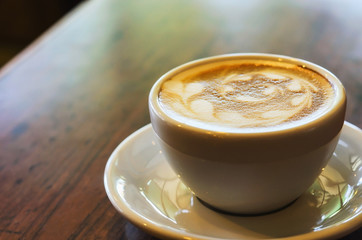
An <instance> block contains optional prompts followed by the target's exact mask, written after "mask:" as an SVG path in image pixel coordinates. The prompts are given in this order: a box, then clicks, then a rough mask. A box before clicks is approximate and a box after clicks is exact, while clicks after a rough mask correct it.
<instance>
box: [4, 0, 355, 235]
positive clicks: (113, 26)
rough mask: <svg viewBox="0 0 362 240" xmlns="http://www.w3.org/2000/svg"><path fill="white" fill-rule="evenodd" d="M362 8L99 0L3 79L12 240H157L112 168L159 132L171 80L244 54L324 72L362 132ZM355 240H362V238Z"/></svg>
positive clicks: (7, 221) (7, 231) (7, 226)
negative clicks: (125, 202)
mask: <svg viewBox="0 0 362 240" xmlns="http://www.w3.org/2000/svg"><path fill="white" fill-rule="evenodd" d="M361 9H362V4H361V2H360V1H337V0H336V1H322V0H319V1H283V0H280V1H217V0H214V1H207V0H204V1H202V0H195V1H191V0H187V1H181V0H180V1H161V0H150V1H147V0H144V1H131V0H124V1H120V0H119V1H117V0H105V1H87V2H85V3H84V4H81V5H80V6H79V7H78V8H77V9H75V10H74V11H73V12H72V13H70V14H69V15H68V16H67V17H65V18H64V19H63V20H61V21H60V22H59V23H58V24H56V25H55V26H54V27H53V28H51V29H50V30H49V31H48V32H46V33H45V34H44V35H43V36H41V37H40V38H39V39H38V40H37V41H35V42H34V43H33V44H31V45H30V46H29V47H28V48H27V49H26V50H25V51H23V52H22V53H21V54H20V55H18V56H17V57H16V58H15V59H13V60H12V61H10V62H9V64H7V65H6V66H5V67H4V68H3V69H2V70H1V72H0V114H1V115H0V239H154V238H153V237H151V236H149V235H148V234H147V233H145V232H144V231H142V230H140V229H139V228H137V227H135V226H134V225H132V224H131V223H130V222H129V221H127V220H126V219H125V218H124V217H123V216H122V215H120V214H119V213H118V212H116V210H115V209H114V208H113V206H112V205H111V203H110V202H109V200H108V198H107V196H106V193H105V190H104V186H103V172H104V167H105V164H106V162H107V160H108V157H109V156H110V154H111V152H112V151H113V150H114V148H115V147H116V146H117V145H118V144H119V143H120V142H121V141H122V140H123V139H124V138H125V137H127V136H128V135H129V134H130V133H132V132H134V131H135V130H136V129H138V128H140V127H142V126H144V125H145V124H147V123H149V121H150V120H149V115H148V108H147V95H148V92H149V89H150V88H151V86H152V84H153V83H154V81H156V79H157V78H158V77H160V76H161V75H162V74H163V73H165V72H166V71H168V70H169V69H171V68H173V67H175V66H177V65H179V64H182V63H185V62H187V61H190V60H193V59H197V58H201V57H206V56H211V55H217V54H223V53H233V52H265V53H277V54H283V55H289V56H294V57H298V58H303V59H306V60H309V61H312V62H315V63H317V64H319V65H321V66H324V67H325V68H327V69H329V70H330V71H332V72H333V73H335V74H336V75H337V76H338V77H339V78H340V80H341V81H342V82H343V84H344V85H345V88H346V91H347V95H348V109H347V115H346V120H347V121H349V122H351V123H353V124H355V125H357V126H359V127H362V108H361V104H362V27H361V23H362V14H361ZM343 239H345V240H346V239H362V231H361V229H359V230H357V231H355V232H353V233H352V234H350V235H348V236H346V237H345V238H343Z"/></svg>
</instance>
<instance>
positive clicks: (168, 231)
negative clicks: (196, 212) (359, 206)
mask: <svg viewBox="0 0 362 240" xmlns="http://www.w3.org/2000/svg"><path fill="white" fill-rule="evenodd" d="M148 131H152V126H151V124H147V125H145V126H143V127H141V128H140V129H138V130H136V131H135V132H133V133H132V134H130V135H129V136H128V137H126V138H125V139H124V140H123V141H122V142H121V143H120V144H119V145H118V146H117V147H116V148H115V149H114V151H113V152H112V154H111V155H110V157H109V158H108V160H107V163H106V166H105V171H104V187H105V191H106V193H107V196H108V198H109V200H110V202H111V203H112V205H113V207H114V208H115V209H116V210H117V211H118V212H119V213H121V214H122V215H123V216H124V217H125V218H126V219H127V220H129V221H130V222H131V223H132V224H134V225H136V226H137V227H139V228H141V229H143V230H144V231H145V232H148V233H149V234H151V235H152V236H155V237H158V238H161V239H170V238H171V239H185V237H187V238H188V239H194V240H221V239H220V238H215V237H209V236H205V235H201V234H195V233H191V232H186V231H183V230H179V229H176V228H173V227H169V226H168V225H165V224H159V223H157V222H155V221H153V220H152V219H148V218H146V217H144V216H143V215H142V214H140V213H139V212H137V211H134V210H133V209H131V208H129V207H128V206H127V204H126V202H124V201H121V200H118V199H116V197H115V195H117V194H114V188H113V189H112V185H113V183H112V182H111V171H112V169H113V167H114V163H115V162H116V161H117V155H118V154H119V153H120V152H121V151H122V150H123V149H126V148H127V145H129V144H131V143H132V142H134V141H137V140H139V139H140V138H142V136H143V135H144V134H145V133H147V132H148ZM343 131H346V132H347V131H352V132H356V134H354V135H353V138H361V139H362V130H361V129H360V128H358V127H357V126H355V125H353V124H351V123H349V122H347V121H345V122H344V125H343V128H342V134H343ZM342 134H341V135H342ZM357 135H358V137H357ZM361 226H362V211H361V212H359V213H358V214H355V215H352V216H351V218H349V219H348V220H345V221H342V222H337V223H335V224H333V225H332V226H329V227H326V228H324V229H322V230H318V231H311V232H307V233H303V234H298V235H293V236H288V237H282V238H273V239H278V240H287V239H288V240H302V239H331V238H333V239H336V238H340V237H343V236H346V235H347V234H348V233H351V232H353V231H355V230H357V229H359V228H360V227H361ZM247 239H259V238H254V237H251V238H249V237H248V238H247ZM269 239H271V238H269Z"/></svg>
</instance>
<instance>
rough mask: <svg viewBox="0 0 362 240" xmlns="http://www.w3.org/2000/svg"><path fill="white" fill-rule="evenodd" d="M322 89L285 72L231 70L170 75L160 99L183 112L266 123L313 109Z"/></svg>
mask: <svg viewBox="0 0 362 240" xmlns="http://www.w3.org/2000/svg"><path fill="white" fill-rule="evenodd" d="M324 97H325V93H324V90H323V87H321V86H320V83H319V82H318V81H315V82H313V81H310V80H306V79H304V78H301V77H297V76H296V75H293V74H292V75H290V74H288V73H287V72H283V73H278V72H276V73H275V72H268V71H257V72H255V71H254V72H247V73H238V72H234V73H230V74H227V75H224V76H221V77H220V76H216V77H215V78H213V79H211V80H210V79H203V78H200V79H197V80H192V81H189V80H185V79H177V78H176V79H172V80H169V81H166V82H165V83H164V84H163V86H162V90H161V92H160V99H161V103H162V105H163V106H164V107H165V108H166V109H167V110H168V111H173V112H175V113H177V114H179V115H181V116H183V117H186V118H189V119H194V120H198V121H201V122H208V123H215V124H222V125H227V126H232V127H238V128H248V127H268V126H274V125H278V124H282V123H285V122H288V121H289V122H290V121H296V120H300V119H301V118H304V117H306V116H308V115H311V114H312V113H313V112H315V111H316V110H317V109H318V108H319V107H320V106H321V105H323V101H324V99H323V98H324Z"/></svg>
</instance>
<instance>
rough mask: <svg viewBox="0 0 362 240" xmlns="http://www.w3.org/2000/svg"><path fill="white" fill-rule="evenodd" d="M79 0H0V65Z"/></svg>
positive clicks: (79, 0)
mask: <svg viewBox="0 0 362 240" xmlns="http://www.w3.org/2000/svg"><path fill="white" fill-rule="evenodd" d="M80 2H82V0H50V1H49V0H32V1H29V0H0V68H1V67H2V66H3V65H4V64H5V63H7V62H8V61H9V60H10V59H11V58H13V57H14V56H15V55H16V54H18V53H19V52H20V51H21V50H23V49H24V48H25V47H26V46H28V45H29V44H30V43H31V42H32V41H34V40H35V39H36V38H37V37H39V36H40V35H41V34H42V33H43V32H45V31H46V30H47V29H48V28H50V27H51V26H52V25H53V24H54V23H55V22H57V21H58V20H59V19H60V18H62V17H63V16H64V15H65V14H67V13H68V12H70V11H71V10H72V9H73V8H74V7H75V6H77V5H78V4H79V3H80Z"/></svg>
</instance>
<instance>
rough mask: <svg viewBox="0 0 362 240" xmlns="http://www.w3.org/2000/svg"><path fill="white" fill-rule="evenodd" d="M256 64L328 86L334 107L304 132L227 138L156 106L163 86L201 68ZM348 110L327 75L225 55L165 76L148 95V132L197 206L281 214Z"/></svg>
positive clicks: (313, 171) (327, 152)
mask: <svg viewBox="0 0 362 240" xmlns="http://www.w3.org/2000/svg"><path fill="white" fill-rule="evenodd" d="M233 59H257V60H272V61H279V62H281V61H282V62H287V63H293V64H297V65H300V66H303V67H305V68H308V69H311V70H313V71H315V72H317V73H319V74H321V75H323V76H324V77H325V78H327V79H328V81H330V82H331V84H332V86H333V89H334V91H335V96H334V99H333V103H332V106H331V107H330V108H329V109H328V111H327V112H325V113H324V114H323V115H321V116H319V117H318V118H317V119H313V120H311V121H310V122H307V123H305V124H303V125H298V126H295V127H291V128H287V129H282V130H277V131H265V132H248V133H230V132H220V131H213V130H205V129H201V128H197V127H194V126H190V125H188V124H186V123H184V122H181V121H178V120H176V119H174V118H172V117H170V116H169V115H168V114H167V113H166V112H165V111H164V110H163V109H162V107H161V106H160V103H159V101H158V95H159V91H160V88H161V85H162V83H163V82H164V81H165V80H168V79H170V78H171V77H173V76H175V75H177V74H179V73H180V72H182V71H184V70H186V69H190V68H193V67H194V66H199V65H202V64H206V63H210V62H215V61H224V60H233ZM345 108H346V96H345V91H344V88H343V86H342V84H341V83H340V81H339V80H338V79H337V77H336V76H334V75H333V74H332V73H331V72H329V71H328V70H326V69H324V68H322V67H320V66H318V65H316V64H313V63H310V62H307V61H304V60H300V59H296V58H291V57H286V56H281V55H272V54H229V55H220V56H215V57H210V58H204V59H200V60H196V61H192V62H189V63H186V64H184V65H181V66H179V67H176V68H174V69H172V70H170V71H169V72H167V73H166V74H164V75H163V76H162V77H161V78H160V79H158V81H157V82H156V83H155V84H154V86H153V87H152V89H151V91H150V95H149V111H150V117H151V122H152V127H153V130H154V132H155V135H156V137H157V139H158V142H159V144H160V146H161V149H162V151H163V152H164V154H165V157H166V159H167V161H168V162H169V164H170V165H171V167H172V168H173V170H174V171H175V172H176V173H177V175H178V176H179V177H180V179H181V180H182V181H183V183H184V184H185V185H186V186H188V187H189V188H190V189H191V191H192V192H193V193H194V194H195V195H196V196H197V197H198V198H199V199H201V200H202V201H203V202H205V203H207V204H208V205H209V206H212V207H214V208H216V209H219V210H222V211H225V212H230V213H237V214H260V213H266V212H270V211H274V210H277V209H280V208H282V207H284V206H286V205H288V204H289V203H291V202H293V201H294V200H295V199H297V198H298V197H299V196H300V195H301V194H302V193H303V192H305V191H306V190H307V189H308V188H309V187H310V186H311V184H312V183H313V182H314V181H315V180H316V178H317V177H318V175H319V174H320V173H321V171H322V169H323V167H325V166H326V164H327V163H328V160H329V159H330V157H331V156H332V154H333V151H334V149H335V147H336V145H337V142H338V138H339V134H340V131H341V129H342V126H343V122H344V117H345Z"/></svg>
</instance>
